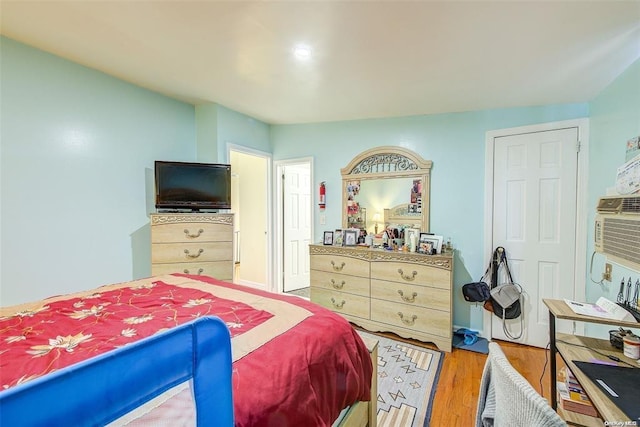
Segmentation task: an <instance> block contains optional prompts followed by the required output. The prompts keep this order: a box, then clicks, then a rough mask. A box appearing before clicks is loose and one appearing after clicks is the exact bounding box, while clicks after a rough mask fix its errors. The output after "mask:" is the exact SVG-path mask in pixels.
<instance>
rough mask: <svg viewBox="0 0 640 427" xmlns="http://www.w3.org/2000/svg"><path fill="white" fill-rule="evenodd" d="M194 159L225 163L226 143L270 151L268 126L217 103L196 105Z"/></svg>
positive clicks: (226, 160) (226, 161)
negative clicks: (195, 152)
mask: <svg viewBox="0 0 640 427" xmlns="http://www.w3.org/2000/svg"><path fill="white" fill-rule="evenodd" d="M196 128H197V147H198V160H199V161H202V162H218V163H229V158H228V153H227V144H228V143H231V144H235V145H240V146H243V147H246V148H250V149H253V150H258V151H261V152H265V153H270V152H271V143H270V140H269V129H270V127H269V125H268V124H267V123H264V122H261V121H260V120H256V119H254V118H253V117H250V116H247V115H246V114H242V113H239V112H237V111H234V110H231V109H229V108H226V107H224V106H223V105H220V104H214V103H210V104H203V105H198V106H196Z"/></svg>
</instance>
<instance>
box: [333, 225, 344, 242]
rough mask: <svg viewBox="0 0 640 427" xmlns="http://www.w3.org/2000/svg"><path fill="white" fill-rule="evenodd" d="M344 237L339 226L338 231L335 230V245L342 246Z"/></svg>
mask: <svg viewBox="0 0 640 427" xmlns="http://www.w3.org/2000/svg"><path fill="white" fill-rule="evenodd" d="M342 238H343V233H342V230H341V229H339V228H337V229H336V231H334V232H333V246H342V241H343V240H342Z"/></svg>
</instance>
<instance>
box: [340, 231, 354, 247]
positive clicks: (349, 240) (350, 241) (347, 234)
mask: <svg viewBox="0 0 640 427" xmlns="http://www.w3.org/2000/svg"><path fill="white" fill-rule="evenodd" d="M357 244H358V230H344V242H343V246H356V245H357Z"/></svg>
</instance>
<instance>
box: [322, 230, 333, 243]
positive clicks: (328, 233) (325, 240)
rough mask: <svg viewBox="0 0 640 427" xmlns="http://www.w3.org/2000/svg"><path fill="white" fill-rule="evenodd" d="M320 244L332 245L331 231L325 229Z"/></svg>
mask: <svg viewBox="0 0 640 427" xmlns="http://www.w3.org/2000/svg"><path fill="white" fill-rule="evenodd" d="M322 244H324V245H333V231H325V232H324V237H323V239H322Z"/></svg>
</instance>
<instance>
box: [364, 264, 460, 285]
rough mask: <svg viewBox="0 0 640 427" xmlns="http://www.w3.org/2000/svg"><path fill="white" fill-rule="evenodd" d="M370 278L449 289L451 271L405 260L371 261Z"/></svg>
mask: <svg viewBox="0 0 640 427" xmlns="http://www.w3.org/2000/svg"><path fill="white" fill-rule="evenodd" d="M371 278H372V279H378V280H383V281H389V282H400V283H406V284H411V285H423V286H433V287H437V288H442V289H447V290H450V289H451V272H450V271H449V270H444V269H441V268H437V267H430V266H428V265H421V264H412V263H406V262H372V263H371Z"/></svg>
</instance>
